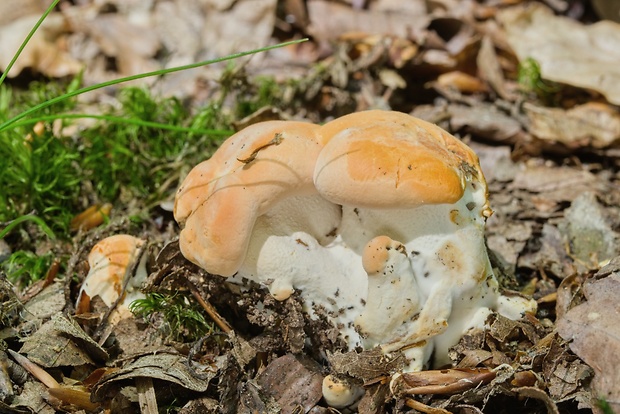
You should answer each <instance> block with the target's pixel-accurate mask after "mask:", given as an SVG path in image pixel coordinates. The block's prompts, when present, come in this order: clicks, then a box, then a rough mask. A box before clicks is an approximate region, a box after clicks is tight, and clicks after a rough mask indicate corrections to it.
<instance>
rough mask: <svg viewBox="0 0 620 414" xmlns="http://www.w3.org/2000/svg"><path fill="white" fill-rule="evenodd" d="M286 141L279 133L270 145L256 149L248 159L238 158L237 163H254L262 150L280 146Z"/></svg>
mask: <svg viewBox="0 0 620 414" xmlns="http://www.w3.org/2000/svg"><path fill="white" fill-rule="evenodd" d="M283 140H284V137H283V136H282V134H281V133H279V132H277V133H276V135H275V136H274V137H273V139H272V140H271V141H269V142H268V143H266V144H264V145H261V146H260V147H258V148H256V149H255V150H254V152H252V154H250V156H249V157H247V158H237V161H239V162H242V163H244V164H249V163H251V162H252V161H254V160H255V159H256V156H257V155H258V153H259V152H260V151H262V150H264V149H265V148H267V147H270V146H272V145H280V144H281V143H282V141H283Z"/></svg>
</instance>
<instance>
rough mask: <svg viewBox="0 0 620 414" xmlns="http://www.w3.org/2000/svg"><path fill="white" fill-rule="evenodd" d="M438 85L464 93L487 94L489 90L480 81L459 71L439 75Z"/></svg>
mask: <svg viewBox="0 0 620 414" xmlns="http://www.w3.org/2000/svg"><path fill="white" fill-rule="evenodd" d="M437 84H438V85H439V86H441V87H447V88H454V89H456V90H458V91H459V92H463V93H475V92H485V91H486V90H487V88H486V86H485V85H484V83H482V82H481V81H480V79H478V78H476V77H474V76H471V75H469V74H467V73H464V72H460V71H458V70H455V71H452V72H447V73H444V74H442V75H439V77H438V78H437Z"/></svg>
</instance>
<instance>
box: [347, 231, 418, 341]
mask: <svg viewBox="0 0 620 414" xmlns="http://www.w3.org/2000/svg"><path fill="white" fill-rule="evenodd" d="M362 265H363V267H364V270H365V271H366V273H367V274H368V291H367V295H366V299H365V302H366V303H365V306H364V310H363V311H362V314H361V315H360V316H359V317H358V318H357V319H356V325H357V326H358V328H359V331H360V334H361V335H362V337H363V342H364V346H365V347H368V348H370V347H373V346H375V345H379V344H381V343H383V342H385V338H388V337H394V336H395V335H397V332H400V331H405V332H406V331H407V329H408V324H409V322H411V321H412V320H413V319H414V318H415V317H417V315H418V314H419V312H420V310H421V309H422V306H421V305H422V303H421V298H420V292H419V288H418V285H417V283H416V279H415V275H414V274H413V269H412V268H411V262H410V260H409V257H408V254H407V250H406V248H405V246H404V245H403V244H401V243H399V242H396V241H394V240H392V239H390V238H389V237H387V236H378V237H375V238H374V239H372V240H370V241H369V242H368V244H367V245H366V247H365V248H364V251H363V253H362ZM402 334H404V332H401V335H402Z"/></svg>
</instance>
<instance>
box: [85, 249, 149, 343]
mask: <svg viewBox="0 0 620 414" xmlns="http://www.w3.org/2000/svg"><path fill="white" fill-rule="evenodd" d="M146 246H147V242H145V243H144V244H143V245H142V246H141V247H139V248H138V251H137V254H136V256H135V258H134V260H133V262H131V266H127V269H126V270H125V275H124V276H123V288H122V290H121V293H120V295H118V298H117V299H116V300H115V301H114V303H113V304H112V306H110V308H109V309H108V310H107V311H106V313H105V314H104V315H103V318H101V323H100V324H99V326H98V327H97V330H96V331H95V333H94V334H93V339H94V340H95V341H97V343H98V344H99V345H102V344H103V343H104V342H105V341H106V339H107V337H108V336H109V335H110V333H111V332H112V327H111V326H108V319H109V318H110V315H111V314H112V312H113V311H114V309H116V307H117V306H118V304H119V303H120V302H121V301H122V300H124V299H125V290H126V289H127V284H128V283H129V279H130V277H131V275H134V274H135V273H136V268H137V267H138V265H139V264H140V261H141V260H142V255H143V254H144V253H145V252H146Z"/></svg>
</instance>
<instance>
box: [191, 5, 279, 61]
mask: <svg viewBox="0 0 620 414" xmlns="http://www.w3.org/2000/svg"><path fill="white" fill-rule="evenodd" d="M204 4H205V5H204V13H205V22H204V26H203V30H202V39H201V40H202V43H203V47H204V48H205V49H206V51H207V56H208V57H219V56H225V55H228V54H230V53H235V52H241V51H244V50H250V49H255V48H259V47H262V46H267V45H268V44H269V39H270V37H271V33H272V32H273V27H274V24H275V19H276V6H277V1H276V0H206V1H204ZM256 58H258V59H260V57H255V58H253V59H256Z"/></svg>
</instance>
